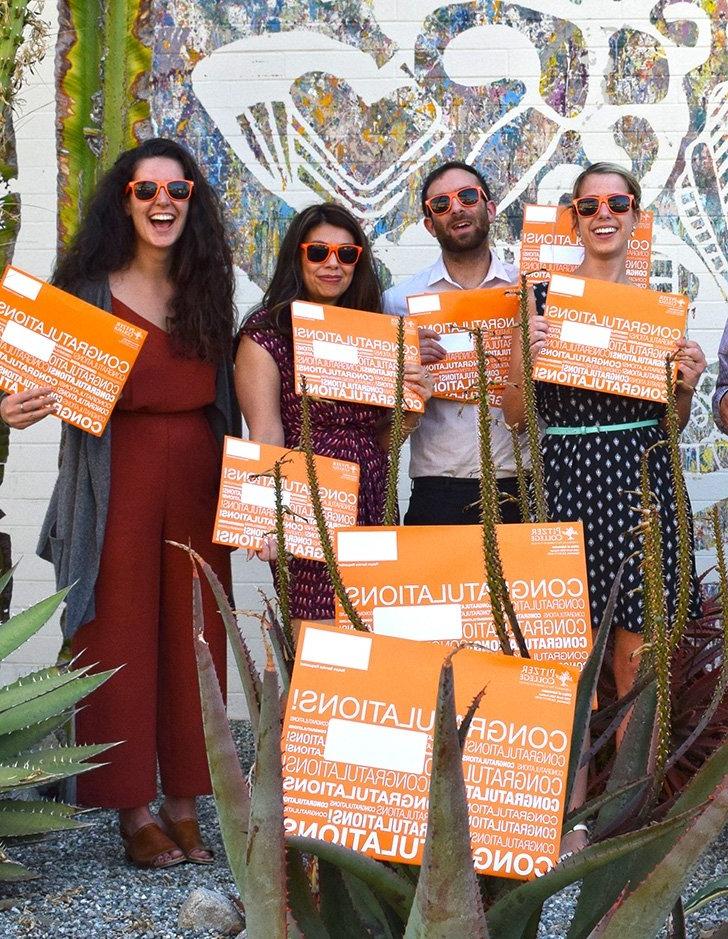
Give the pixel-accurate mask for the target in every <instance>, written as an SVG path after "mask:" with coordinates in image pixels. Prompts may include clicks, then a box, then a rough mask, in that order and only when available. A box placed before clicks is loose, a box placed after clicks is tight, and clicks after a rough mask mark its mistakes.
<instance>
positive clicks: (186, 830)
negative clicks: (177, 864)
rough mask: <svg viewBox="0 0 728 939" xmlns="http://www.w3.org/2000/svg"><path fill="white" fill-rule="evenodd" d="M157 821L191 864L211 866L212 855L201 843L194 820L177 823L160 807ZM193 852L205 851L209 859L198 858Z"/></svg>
mask: <svg viewBox="0 0 728 939" xmlns="http://www.w3.org/2000/svg"><path fill="white" fill-rule="evenodd" d="M159 820H160V821H161V823H162V826H163V827H164V830H165V831H166V832H167V834H168V835H169V837H170V838H171V839H172V840H173V841H174V842H175V844H177V845H178V846H179V849H180V851H182V852H183V853H184V856H185V858H186V859H187V860H188V861H190V862H191V863H192V864H212V863H213V861H214V860H215V855H214V853H213V852H212V851H211V850H210V849H209V848H208V847H207V845H206V844H204V842H203V841H202V835H201V834H200V828H199V826H198V824H197V819H196V818H180V819H179V820H178V821H174V819H172V818H170V817H169V813H168V812H167V810H166V809H165V807H164V806H162V807H161V808H160V810H159ZM193 851H207V853H208V854H209V855H210V856H209V857H200V856H199V855H195V854H193V853H192V852H193Z"/></svg>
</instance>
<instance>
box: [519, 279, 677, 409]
mask: <svg viewBox="0 0 728 939" xmlns="http://www.w3.org/2000/svg"><path fill="white" fill-rule="evenodd" d="M689 305H690V301H689V299H688V298H687V297H686V296H685V295H684V294H681V293H664V292H663V291H661V290H642V289H640V288H639V287H634V286H632V285H631V284H615V283H612V282H610V281H606V280H593V279H591V278H588V277H573V276H570V275H567V274H554V275H553V276H552V277H551V281H550V283H549V289H548V294H547V296H546V306H545V308H544V317H545V318H546V319H547V320H548V322H549V326H550V329H549V335H548V339H547V341H546V345H545V347H544V348H543V349H542V350H541V352H540V354H539V356H538V358H537V359H536V361H535V362H534V367H533V377H534V379H536V380H538V381H547V382H553V383H554V384H557V385H569V386H571V387H574V388H586V389H588V390H590V391H604V392H607V393H609V394H617V395H624V396H626V397H628V398H642V399H644V400H647V401H659V402H661V403H663V404H664V403H665V402H666V400H667V395H666V392H665V358H666V356H668V355H670V354H671V353H672V352H673V351H674V350H675V347H676V344H677V341H678V340H679V339H681V338H682V336H684V335H685V328H686V325H687V317H688V307H689ZM615 311H618V312H615ZM675 368H676V366H675Z"/></svg>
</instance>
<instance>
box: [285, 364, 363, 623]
mask: <svg viewBox="0 0 728 939" xmlns="http://www.w3.org/2000/svg"><path fill="white" fill-rule="evenodd" d="M301 450H302V451H303V453H304V455H305V457H306V477H307V480H308V488H309V490H310V496H311V506H312V508H313V517H314V519H315V521H316V528H317V529H318V533H319V539H320V540H321V550H322V552H323V555H324V562H325V564H326V569H327V570H328V572H329V577H330V578H331V583H332V584H333V587H334V593H335V594H336V596H337V597H338V599H339V603H340V604H341V605H342V607H343V608H344V612H345V613H346V615H347V616H348V618H349V621H350V622H351V625H352V626H353V627H354V629H361V630H363V631H364V632H368V631H369V630H368V629H367V627H366V626H365V625H364V621H363V620H362V618H361V616H359V614H358V613H357V611H356V610H355V609H354V606H353V604H352V602H351V600H350V599H349V594H348V593H347V592H346V587H345V586H344V582H343V580H342V579H341V574H340V573H339V565H338V564H337V563H336V557H335V555H334V549H333V546H332V544H331V535H330V534H329V529H328V526H327V524H326V516H325V515H324V507H323V505H322V503H321V487H320V486H319V481H318V473H317V472H316V461H315V460H314V457H313V434H312V432H311V399H310V398H309V395H308V390H307V388H306V379H305V378H302V379H301Z"/></svg>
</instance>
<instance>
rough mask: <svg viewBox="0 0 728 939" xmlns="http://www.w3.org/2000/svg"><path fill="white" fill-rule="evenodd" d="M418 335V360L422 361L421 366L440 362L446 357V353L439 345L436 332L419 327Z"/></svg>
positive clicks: (438, 335) (438, 336) (425, 327)
mask: <svg viewBox="0 0 728 939" xmlns="http://www.w3.org/2000/svg"><path fill="white" fill-rule="evenodd" d="M418 333H419V337H420V359H421V360H422V364H423V365H432V364H433V362H441V361H442V360H443V359H444V358H445V356H446V355H447V352H445V350H444V349H443V347H442V346H441V345H440V342H439V339H440V334H439V333H438V332H437V331H436V330H434V329H430V328H429V326H420V328H419V330H418Z"/></svg>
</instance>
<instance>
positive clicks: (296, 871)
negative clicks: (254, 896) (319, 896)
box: [286, 845, 331, 939]
mask: <svg viewBox="0 0 728 939" xmlns="http://www.w3.org/2000/svg"><path fill="white" fill-rule="evenodd" d="M286 883H287V889H288V905H289V907H290V910H289V914H290V916H291V917H292V919H293V921H294V923H295V924H296V926H297V927H298V929H299V930H300V932H301V935H302V936H305V937H306V939H331V937H330V935H329V933H328V932H327V930H326V927H325V926H324V924H323V923H322V921H321V915H320V914H319V911H318V910H317V909H316V904H315V902H314V898H313V893H312V892H311V883H310V881H309V879H308V876H307V875H306V870H305V868H304V866H303V858H302V857H301V855H300V853H299V852H298V851H295V850H294V849H293V848H292V847H290V845H289V846H287V850H286Z"/></svg>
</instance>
